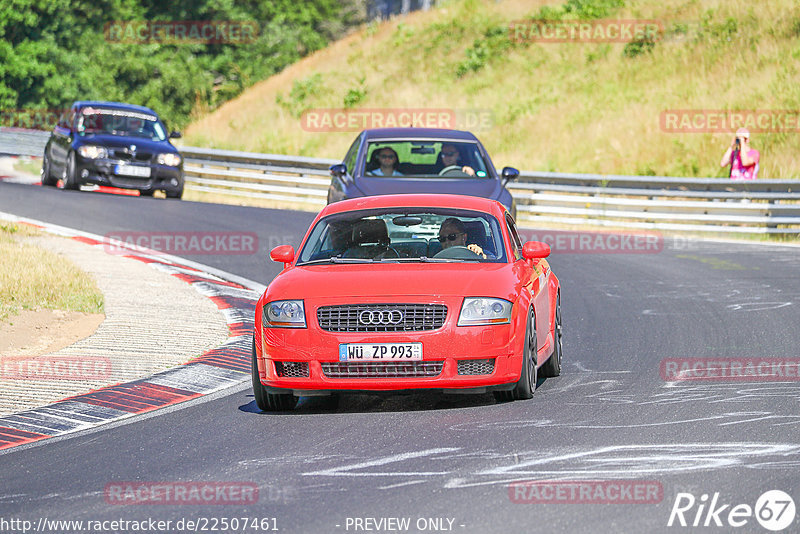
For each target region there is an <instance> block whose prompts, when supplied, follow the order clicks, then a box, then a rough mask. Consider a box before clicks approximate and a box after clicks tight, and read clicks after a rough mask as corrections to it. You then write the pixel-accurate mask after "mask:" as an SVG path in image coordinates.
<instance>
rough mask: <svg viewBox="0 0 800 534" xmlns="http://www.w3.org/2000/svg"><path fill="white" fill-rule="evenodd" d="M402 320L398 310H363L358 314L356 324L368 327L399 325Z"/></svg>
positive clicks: (401, 313) (401, 314)
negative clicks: (367, 325)
mask: <svg viewBox="0 0 800 534" xmlns="http://www.w3.org/2000/svg"><path fill="white" fill-rule="evenodd" d="M402 320H403V312H401V311H400V310H364V311H362V312H361V313H359V314H358V322H359V323H361V324H369V325H390V324H399V323H400V322H401V321H402Z"/></svg>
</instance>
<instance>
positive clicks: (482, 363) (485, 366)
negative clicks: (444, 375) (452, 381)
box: [458, 358, 494, 375]
mask: <svg viewBox="0 0 800 534" xmlns="http://www.w3.org/2000/svg"><path fill="white" fill-rule="evenodd" d="M492 373H494V358H491V359H488V360H458V374H460V375H490V374H492Z"/></svg>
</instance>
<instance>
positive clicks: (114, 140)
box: [76, 134, 177, 153]
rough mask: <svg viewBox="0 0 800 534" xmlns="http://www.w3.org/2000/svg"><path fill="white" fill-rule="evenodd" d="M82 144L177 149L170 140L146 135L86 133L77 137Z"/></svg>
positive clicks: (151, 149)
mask: <svg viewBox="0 0 800 534" xmlns="http://www.w3.org/2000/svg"><path fill="white" fill-rule="evenodd" d="M76 140H79V141H80V142H81V144H95V145H100V146H104V147H109V148H129V147H130V146H131V145H136V150H137V151H139V152H142V151H145V152H175V153H177V150H176V149H175V147H174V146H172V144H171V143H170V142H168V141H153V140H151V139H148V138H146V137H126V136H123V135H109V134H86V135H82V136H79V137H77V138H76Z"/></svg>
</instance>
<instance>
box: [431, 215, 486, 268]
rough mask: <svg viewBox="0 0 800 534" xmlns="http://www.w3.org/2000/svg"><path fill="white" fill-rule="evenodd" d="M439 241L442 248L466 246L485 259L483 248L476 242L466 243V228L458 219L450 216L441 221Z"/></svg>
mask: <svg viewBox="0 0 800 534" xmlns="http://www.w3.org/2000/svg"><path fill="white" fill-rule="evenodd" d="M439 242H440V243H441V244H442V250H444V249H446V248H450V247H466V248H468V249H469V250H471V251H472V252H474V253H475V254H477V255H478V256H480V257H481V258H483V259H486V254H484V252H483V249H482V248H481V247H480V246H479V245H476V244H474V243H473V244H471V245H467V228H466V227H465V226H464V223H463V222H461V220H460V219H456V218H455V217H450V218H449V219H445V220H444V222H442V226H440V227H439Z"/></svg>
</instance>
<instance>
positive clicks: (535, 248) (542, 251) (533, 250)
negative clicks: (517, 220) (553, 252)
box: [522, 241, 550, 260]
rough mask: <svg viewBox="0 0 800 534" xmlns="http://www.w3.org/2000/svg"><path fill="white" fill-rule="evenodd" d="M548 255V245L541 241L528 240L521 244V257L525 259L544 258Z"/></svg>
mask: <svg viewBox="0 0 800 534" xmlns="http://www.w3.org/2000/svg"><path fill="white" fill-rule="evenodd" d="M549 255H550V245H548V244H547V243H542V242H541V241H528V242H526V243H525V244H524V245H522V257H523V258H525V259H526V260H534V259H537V258H546V257H547V256H549Z"/></svg>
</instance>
